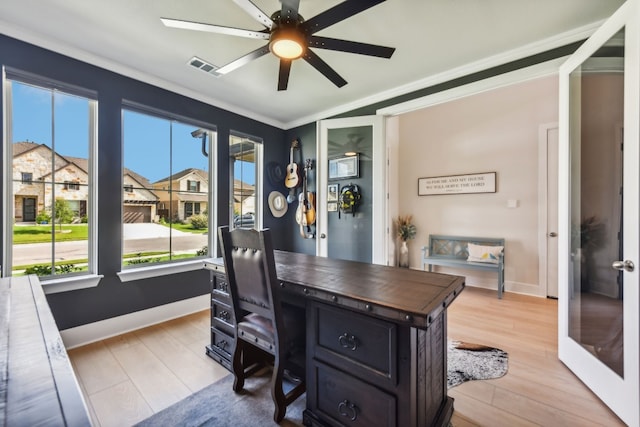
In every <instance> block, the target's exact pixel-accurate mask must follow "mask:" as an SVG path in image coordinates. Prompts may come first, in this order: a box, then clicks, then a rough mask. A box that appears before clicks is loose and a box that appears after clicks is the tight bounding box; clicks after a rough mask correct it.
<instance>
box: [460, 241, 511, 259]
mask: <svg viewBox="0 0 640 427" xmlns="http://www.w3.org/2000/svg"><path fill="white" fill-rule="evenodd" d="M503 249H504V246H484V245H476V244H474V243H469V244H468V247H467V250H468V253H469V256H468V258H467V261H471V262H486V263H491V264H498V262H499V261H500V256H501V254H502V251H503Z"/></svg>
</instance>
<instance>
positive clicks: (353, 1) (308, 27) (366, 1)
mask: <svg viewBox="0 0 640 427" xmlns="http://www.w3.org/2000/svg"><path fill="white" fill-rule="evenodd" d="M384 1H385V0H346V1H344V2H342V3H340V4H337V5H335V6H334V7H332V8H331V9H327V10H325V11H324V12H322V13H320V14H318V15H316V16H314V17H313V18H310V19H309V20H308V21H305V22H303V23H302V25H300V28H302V29H303V30H304V32H305V33H306V34H313V33H316V32H318V31H320V30H322V29H325V28H327V27H330V26H331V25H333V24H335V23H336V22H340V21H342V20H344V19H347V18H349V17H351V16H353V15H356V14H358V13H360V12H362V11H364V10H367V9H369V8H370V7H373V6H375V5H377V4H379V3H382V2H384Z"/></svg>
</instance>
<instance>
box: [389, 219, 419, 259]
mask: <svg viewBox="0 0 640 427" xmlns="http://www.w3.org/2000/svg"><path fill="white" fill-rule="evenodd" d="M412 219H413V216H412V215H406V216H402V215H400V216H398V218H397V219H396V220H395V221H394V222H395V226H396V230H397V234H398V238H399V239H400V241H401V243H400V250H399V254H398V265H399V266H400V267H405V268H408V267H409V247H408V246H407V240H411V239H414V238H415V237H416V226H415V225H414V224H412V223H411V220H412Z"/></svg>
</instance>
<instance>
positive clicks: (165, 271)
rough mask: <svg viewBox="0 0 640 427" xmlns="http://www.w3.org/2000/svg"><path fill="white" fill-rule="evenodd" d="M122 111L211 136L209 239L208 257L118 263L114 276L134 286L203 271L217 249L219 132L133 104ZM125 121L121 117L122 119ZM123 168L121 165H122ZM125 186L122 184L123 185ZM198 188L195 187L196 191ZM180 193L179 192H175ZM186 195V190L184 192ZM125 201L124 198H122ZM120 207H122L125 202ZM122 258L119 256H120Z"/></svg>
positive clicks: (209, 153) (200, 124)
mask: <svg viewBox="0 0 640 427" xmlns="http://www.w3.org/2000/svg"><path fill="white" fill-rule="evenodd" d="M124 110H128V111H133V112H137V113H140V114H149V115H154V116H156V117H159V118H164V119H166V120H170V121H179V122H182V123H188V124H192V125H193V126H198V127H201V128H203V129H206V130H207V132H210V137H209V142H208V147H207V150H208V159H209V177H208V179H209V186H208V189H209V190H208V203H207V206H208V207H207V209H208V211H209V233H208V235H209V238H208V240H207V242H208V248H209V253H208V254H207V255H205V256H203V257H198V258H191V259H188V260H185V261H168V262H166V263H161V264H152V265H145V266H127V268H125V266H124V265H123V264H122V261H123V260H121V266H120V268H121V270H120V271H119V272H116V275H117V276H118V278H120V281H121V282H123V283H126V282H133V281H136V280H143V279H149V278H153V277H160V276H167V275H170V274H177V273H186V272H189V271H195V270H201V269H203V268H204V263H203V262H204V261H203V260H204V259H208V258H210V257H212V256H214V255H213V254H215V252H216V250H217V249H216V248H217V247H218V232H217V229H216V228H215V225H216V224H217V223H218V215H217V211H218V198H217V197H216V196H214V194H213V190H214V189H217V188H218V173H217V169H218V161H217V159H218V129H217V126H215V125H212V124H208V123H198V122H197V121H194V120H192V119H189V118H186V117H181V116H176V115H174V114H169V113H166V112H163V111H159V110H155V109H153V108H151V107H148V106H142V105H138V104H135V103H133V102H129V101H127V102H125V103H123V105H122V108H121V113H122V114H124ZM123 117H124V116H123ZM122 144H123V145H124V138H123V140H122ZM122 167H123V168H124V164H123V165H122ZM123 186H124V182H123ZM199 186H200V185H199V184H198V187H199ZM177 191H180V190H177ZM187 191H188V189H187ZM123 197H124V196H123ZM121 203H124V199H123V201H122V202H121ZM179 209H184V205H183V206H181V207H179ZM122 247H123V252H122V254H123V253H124V238H123V239H122ZM122 254H121V255H122Z"/></svg>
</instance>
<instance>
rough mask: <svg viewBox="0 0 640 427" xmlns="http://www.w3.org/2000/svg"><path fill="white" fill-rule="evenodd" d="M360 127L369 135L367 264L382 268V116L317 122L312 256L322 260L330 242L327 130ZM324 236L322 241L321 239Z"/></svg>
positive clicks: (384, 257)
mask: <svg viewBox="0 0 640 427" xmlns="http://www.w3.org/2000/svg"><path fill="white" fill-rule="evenodd" d="M360 126H371V127H372V128H373V129H372V131H373V132H372V133H373V160H372V163H373V177H372V188H373V194H372V195H371V196H372V206H371V212H372V216H373V217H372V221H371V222H372V227H371V260H372V262H373V263H374V264H386V262H387V246H388V243H387V240H388V233H387V230H388V227H387V223H388V218H387V199H386V194H387V192H386V181H387V179H386V178H387V176H386V175H387V171H386V167H385V165H386V163H387V156H386V145H385V137H384V135H385V131H384V118H383V116H378V115H376V116H359V117H347V118H343V119H328V120H320V121H318V122H317V126H316V129H317V135H316V138H317V141H319V144H318V145H317V152H316V158H317V159H318V160H317V162H316V169H317V174H316V176H317V177H318V178H317V181H318V182H317V188H316V199H317V200H316V235H317V237H318V238H317V239H316V254H317V255H319V256H324V257H326V256H327V255H328V254H327V251H328V244H327V239H328V238H331V236H329V235H328V234H327V232H328V217H329V215H328V212H327V184H328V179H327V177H328V176H329V175H328V174H329V159H328V156H327V149H328V146H329V130H331V129H342V128H351V127H360ZM323 236H325V237H323Z"/></svg>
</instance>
